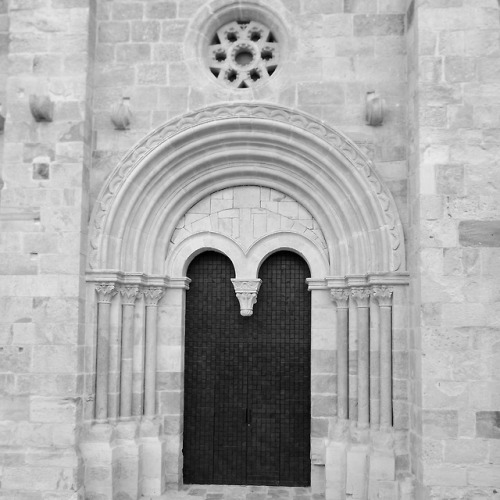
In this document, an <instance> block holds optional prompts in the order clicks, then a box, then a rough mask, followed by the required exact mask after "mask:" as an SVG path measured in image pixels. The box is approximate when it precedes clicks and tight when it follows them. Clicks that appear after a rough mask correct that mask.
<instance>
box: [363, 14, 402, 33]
mask: <svg viewBox="0 0 500 500" xmlns="http://www.w3.org/2000/svg"><path fill="white" fill-rule="evenodd" d="M353 26H354V35H355V36H371V35H374V36H387V35H398V36H402V35H403V34H404V26H405V23H404V15H403V14H383V15H382V14H357V15H355V16H354V20H353Z"/></svg>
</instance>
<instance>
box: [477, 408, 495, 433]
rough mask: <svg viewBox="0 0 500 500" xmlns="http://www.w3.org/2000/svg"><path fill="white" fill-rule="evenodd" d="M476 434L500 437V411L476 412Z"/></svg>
mask: <svg viewBox="0 0 500 500" xmlns="http://www.w3.org/2000/svg"><path fill="white" fill-rule="evenodd" d="M476 435H477V437H480V438H487V439H500V411H478V412H476Z"/></svg>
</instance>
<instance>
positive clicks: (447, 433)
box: [422, 410, 458, 439]
mask: <svg viewBox="0 0 500 500" xmlns="http://www.w3.org/2000/svg"><path fill="white" fill-rule="evenodd" d="M422 433H423V435H424V436H426V438H435V439H446V438H453V437H455V438H456V437H457V436H458V411H457V410H422Z"/></svg>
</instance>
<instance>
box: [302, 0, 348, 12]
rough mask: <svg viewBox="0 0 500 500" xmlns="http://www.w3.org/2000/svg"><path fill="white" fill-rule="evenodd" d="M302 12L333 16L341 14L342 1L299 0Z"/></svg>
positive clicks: (342, 8)
mask: <svg viewBox="0 0 500 500" xmlns="http://www.w3.org/2000/svg"><path fill="white" fill-rule="evenodd" d="M301 3H302V12H321V13H322V14H335V13H339V12H343V10H344V0H301Z"/></svg>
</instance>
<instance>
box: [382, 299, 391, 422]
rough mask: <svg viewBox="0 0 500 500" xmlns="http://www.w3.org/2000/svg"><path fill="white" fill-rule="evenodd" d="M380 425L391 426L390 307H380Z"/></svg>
mask: <svg viewBox="0 0 500 500" xmlns="http://www.w3.org/2000/svg"><path fill="white" fill-rule="evenodd" d="M380 425H381V426H382V427H391V426H392V308H391V307H390V306H382V307H380Z"/></svg>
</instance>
